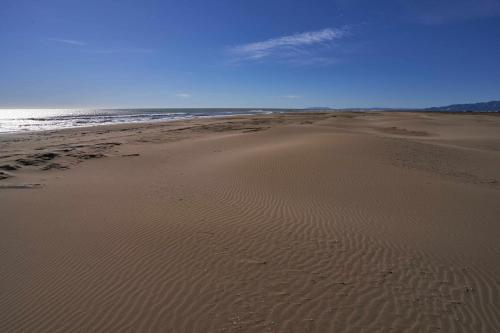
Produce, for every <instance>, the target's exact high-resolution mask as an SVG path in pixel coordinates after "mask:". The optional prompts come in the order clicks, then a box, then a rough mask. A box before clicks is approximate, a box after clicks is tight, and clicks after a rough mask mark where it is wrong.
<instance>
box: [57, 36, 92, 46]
mask: <svg viewBox="0 0 500 333" xmlns="http://www.w3.org/2000/svg"><path fill="white" fill-rule="evenodd" d="M49 40H50V41H53V42H58V43H63V44H69V45H77V46H84V45H87V43H85V42H82V41H79V40H74V39H63V38H49Z"/></svg>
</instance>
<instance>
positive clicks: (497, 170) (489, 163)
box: [0, 113, 500, 332]
mask: <svg viewBox="0 0 500 333" xmlns="http://www.w3.org/2000/svg"><path fill="white" fill-rule="evenodd" d="M0 168H1V169H0V171H1V173H0V178H4V179H1V180H0V221H1V223H0V244H1V252H0V264H1V269H0V331H1V332H434V331H436V332H438V331H440V332H500V117H498V116H495V115H484V114H430V113H336V114H328V113H314V114H313V113H310V114H282V115H267V116H253V117H233V118H225V119H211V120H193V121H182V122H171V123H156V124H140V125H139V124H135V125H120V126H110V127H95V128H87V129H72V130H62V131H51V132H42V133H32V134H23V135H19V134H17V135H3V136H2V137H0Z"/></svg>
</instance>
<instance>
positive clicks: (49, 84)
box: [0, 0, 500, 108]
mask: <svg viewBox="0 0 500 333" xmlns="http://www.w3.org/2000/svg"><path fill="white" fill-rule="evenodd" d="M0 3H1V5H0V108H87V107H90V108H92V107H116V108H121V107H280V108H289V107H290V108H299V107H318V106H321V107H335V108H350V107H409V108H412V107H428V106H440V105H447V104H454V103H468V102H480V101H489V100H495V99H497V100H498V99H500V0H379V1H373V0H329V1H321V0H316V1H305V0H304V1H298V0H286V1H285V0H252V1H235V0H224V1H221V0H211V1H206V0H192V1H187V0H186V1H169V0H163V1H160V0H121V1H111V0H85V1H80V0H78V1H77V0H44V1H40V0H0Z"/></svg>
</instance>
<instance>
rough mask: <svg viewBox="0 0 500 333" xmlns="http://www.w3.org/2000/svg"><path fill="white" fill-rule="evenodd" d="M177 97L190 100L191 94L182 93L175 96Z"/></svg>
mask: <svg viewBox="0 0 500 333" xmlns="http://www.w3.org/2000/svg"><path fill="white" fill-rule="evenodd" d="M175 96H177V97H179V98H190V97H191V94H188V93H184V92H181V93H177V94H175Z"/></svg>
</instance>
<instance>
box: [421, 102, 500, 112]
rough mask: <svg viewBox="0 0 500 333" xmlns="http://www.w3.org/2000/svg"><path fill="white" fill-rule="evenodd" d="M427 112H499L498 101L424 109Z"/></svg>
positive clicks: (499, 105) (499, 104)
mask: <svg viewBox="0 0 500 333" xmlns="http://www.w3.org/2000/svg"><path fill="white" fill-rule="evenodd" d="M425 110H427V111H456V112H464V111H476V112H481V111H488V112H492V111H498V112H500V101H491V102H484V103H472V104H453V105H448V106H439V107H434V108H428V109H425Z"/></svg>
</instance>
